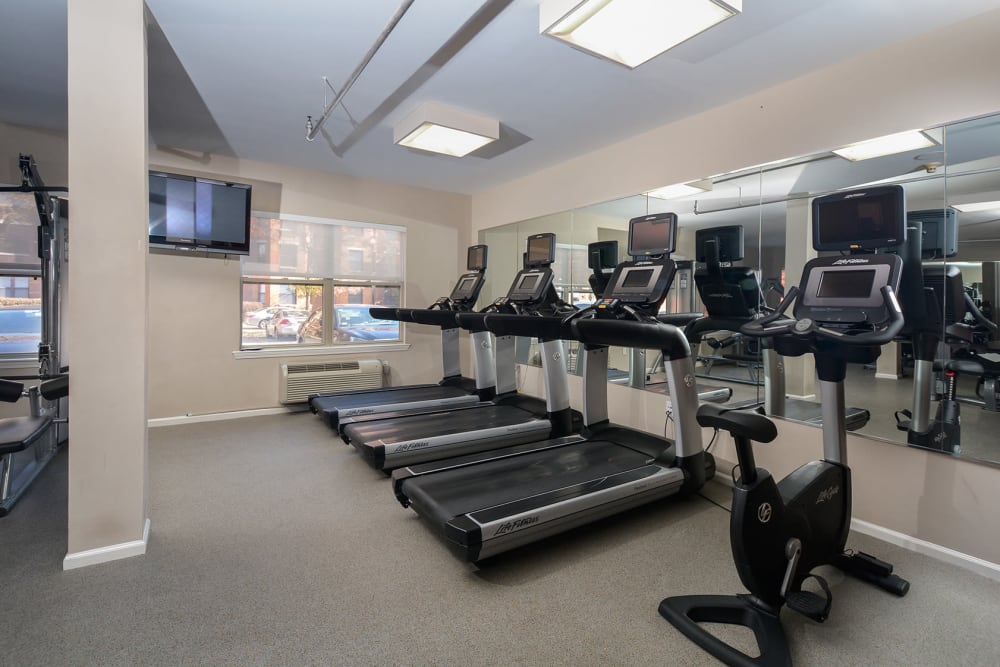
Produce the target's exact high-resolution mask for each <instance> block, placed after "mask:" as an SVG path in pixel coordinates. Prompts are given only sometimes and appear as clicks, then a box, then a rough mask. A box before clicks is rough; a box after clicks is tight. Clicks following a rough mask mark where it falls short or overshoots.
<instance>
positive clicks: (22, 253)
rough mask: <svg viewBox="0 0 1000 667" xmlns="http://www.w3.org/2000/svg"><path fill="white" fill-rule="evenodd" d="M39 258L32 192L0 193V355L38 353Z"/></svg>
mask: <svg viewBox="0 0 1000 667" xmlns="http://www.w3.org/2000/svg"><path fill="white" fill-rule="evenodd" d="M40 275H41V260H40V259H39V258H38V209H37V208H35V198H34V195H30V194H25V193H22V192H4V193H0V357H2V356H6V355H17V356H22V355H28V354H37V353H38V343H39V342H40V341H41V338H42V281H41V280H39V278H38V276H40Z"/></svg>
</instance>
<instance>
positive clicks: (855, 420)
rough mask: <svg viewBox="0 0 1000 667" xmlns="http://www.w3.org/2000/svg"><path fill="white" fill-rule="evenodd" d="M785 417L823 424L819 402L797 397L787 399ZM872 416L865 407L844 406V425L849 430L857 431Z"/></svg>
mask: <svg viewBox="0 0 1000 667" xmlns="http://www.w3.org/2000/svg"><path fill="white" fill-rule="evenodd" d="M783 416H784V417H785V419H791V420H793V421H800V422H808V423H810V424H822V423H823V412H822V410H821V408H820V405H819V403H813V402H812V401H804V400H801V399H796V398H786V399H785V414H784V415H783ZM870 417H871V413H869V412H868V411H867V410H865V409H864V408H852V407H846V408H844V426H845V427H846V428H847V430H848V431H856V430H858V429H859V428H861V427H863V426H864V425H865V424H867V423H868V419H869V418H870Z"/></svg>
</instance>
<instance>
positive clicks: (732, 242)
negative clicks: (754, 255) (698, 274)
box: [694, 225, 743, 262]
mask: <svg viewBox="0 0 1000 667" xmlns="http://www.w3.org/2000/svg"><path fill="white" fill-rule="evenodd" d="M710 244H714V245H715V246H716V247H717V248H718V249H719V253H718V257H717V258H716V259H718V260H719V261H720V262H738V261H739V260H741V259H743V225H728V226H726V227H711V228H709V229H699V230H697V231H696V232H695V233H694V248H695V259H697V261H699V262H707V261H708V260H709V255H710V254H711V252H710V251H711V248H710V247H709V246H710Z"/></svg>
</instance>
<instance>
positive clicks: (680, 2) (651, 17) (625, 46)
mask: <svg viewBox="0 0 1000 667" xmlns="http://www.w3.org/2000/svg"><path fill="white" fill-rule="evenodd" d="M741 11H743V0H673V1H671V2H667V1H666V0H582V1H581V0H542V3H541V5H540V6H539V13H538V24H539V30H540V31H541V32H544V33H547V34H549V35H551V36H553V37H556V38H557V39H561V40H563V41H566V42H569V43H570V44H572V45H573V46H575V47H577V48H579V49H582V50H584V51H588V52H590V53H593V54H596V55H599V56H602V57H604V58H608V59H609V60H613V61H615V62H618V63H621V64H623V65H625V66H626V67H638V66H639V65H641V64H642V63H644V62H646V61H647V60H649V59H650V58H653V57H654V56H657V55H659V54H661V53H663V52H664V51H666V50H667V49H671V48H673V47H675V46H677V45H678V44H680V43H681V42H684V41H686V40H688V39H690V38H691V37H694V36H695V35H697V34H698V33H700V32H702V31H704V30H707V29H708V28H711V27H712V26H713V25H715V24H717V23H720V22H722V21H724V20H726V19H728V18H729V17H731V16H735V15H736V14H738V13H739V12H741Z"/></svg>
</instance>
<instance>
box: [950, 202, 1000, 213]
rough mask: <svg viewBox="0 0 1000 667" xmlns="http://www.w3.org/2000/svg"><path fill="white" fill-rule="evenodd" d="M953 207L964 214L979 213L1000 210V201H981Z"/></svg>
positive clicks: (953, 205)
mask: <svg viewBox="0 0 1000 667" xmlns="http://www.w3.org/2000/svg"><path fill="white" fill-rule="evenodd" d="M951 207H952V208H953V209H955V210H956V211H961V212H962V213H978V212H979V211H995V210H1000V201H980V202H972V203H969V204H952V205H951Z"/></svg>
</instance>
